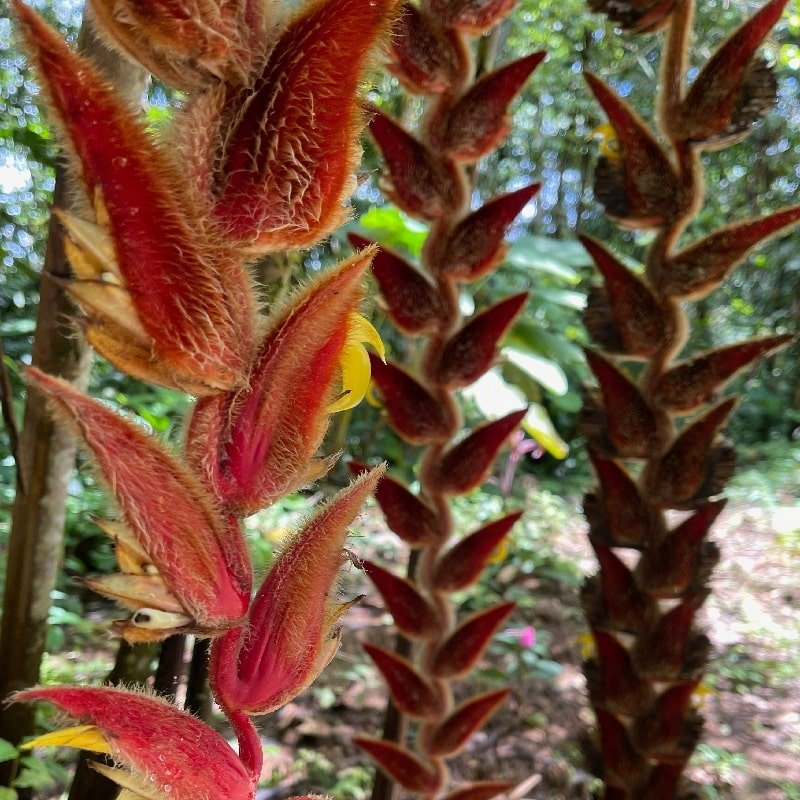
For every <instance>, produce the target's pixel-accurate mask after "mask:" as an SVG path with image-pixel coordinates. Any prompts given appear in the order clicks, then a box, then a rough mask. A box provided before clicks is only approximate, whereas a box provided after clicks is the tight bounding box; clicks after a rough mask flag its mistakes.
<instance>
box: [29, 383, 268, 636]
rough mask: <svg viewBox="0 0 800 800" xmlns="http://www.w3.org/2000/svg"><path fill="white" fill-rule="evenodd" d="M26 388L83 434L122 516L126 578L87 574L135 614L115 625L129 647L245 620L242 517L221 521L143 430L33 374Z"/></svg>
mask: <svg viewBox="0 0 800 800" xmlns="http://www.w3.org/2000/svg"><path fill="white" fill-rule="evenodd" d="M26 374H27V377H28V380H29V382H30V383H31V385H32V386H33V387H35V388H36V390H38V391H41V392H43V393H44V394H45V395H46V396H47V398H48V399H49V400H50V402H51V404H52V406H53V409H54V411H55V412H56V414H57V415H58V416H59V417H60V418H61V419H63V420H64V421H66V422H67V423H69V424H70V425H72V426H73V427H74V428H76V429H77V431H78V433H79V435H80V436H81V438H82V439H83V441H84V442H85V443H86V445H87V447H88V448H89V450H90V453H91V455H92V456H93V458H94V460H95V462H96V464H97V466H98V467H99V471H100V473H101V475H102V477H103V478H104V480H105V482H106V484H107V485H108V486H109V487H110V489H111V492H112V494H113V495H114V497H115V499H116V501H117V505H118V506H119V510H120V513H121V516H122V520H121V522H120V523H116V524H112V526H111V527H110V528H109V532H110V534H111V535H112V536H113V537H114V538H115V539H116V540H117V541H118V560H119V563H120V567H121V568H122V570H123V574H121V575H109V576H104V577H98V578H90V579H88V580H87V583H88V584H89V586H91V588H93V589H94V590H95V591H97V592H100V593H101V594H104V595H106V596H108V597H111V598H113V599H114V600H116V601H117V602H119V603H120V604H121V605H123V606H125V607H127V608H129V609H131V610H132V611H133V615H132V617H131V619H130V620H129V621H125V622H117V623H116V624H115V629H116V632H117V633H120V634H121V635H122V636H123V637H125V638H126V639H128V640H129V641H133V642H136V641H152V640H157V639H164V638H166V637H167V636H170V635H171V634H173V633H177V632H182V631H188V632H192V633H197V634H200V635H203V636H215V635H218V634H220V633H222V632H223V631H225V630H227V629H228V628H230V627H231V626H232V625H235V624H237V623H238V622H240V621H241V619H242V617H243V616H244V615H245V613H246V611H247V604H248V602H249V599H250V585H251V580H252V578H251V567H250V561H249V558H248V556H247V548H246V545H245V542H244V538H243V536H242V533H241V531H240V530H239V527H238V524H237V522H236V520H231V519H226V518H224V517H221V516H220V515H219V514H218V513H217V511H216V509H215V508H214V502H213V500H212V498H211V497H210V495H208V493H207V492H206V491H205V490H204V489H203V487H202V486H201V485H200V484H199V482H198V481H197V479H196V478H195V477H194V476H193V475H191V474H190V473H189V472H188V470H187V469H186V468H185V467H183V466H182V465H181V464H180V463H179V462H177V461H176V460H175V459H174V458H173V457H172V456H171V455H170V454H169V453H167V452H166V451H165V450H164V449H163V448H162V447H160V446H159V445H158V444H157V443H156V442H155V441H154V439H153V437H151V436H148V435H147V433H146V432H145V431H144V430H143V429H142V428H141V427H140V426H138V425H136V424H134V423H132V422H129V421H128V420H126V419H124V418H123V417H121V416H120V415H119V414H116V413H114V412H113V411H111V410H110V409H109V408H107V407H106V406H104V405H103V404H102V403H99V402H98V401H96V400H92V399H91V398H89V397H87V396H86V395H84V394H81V393H80V392H79V391H77V390H76V389H75V388H73V387H72V386H70V385H69V384H68V383H66V382H65V381H62V380H60V379H58V378H53V377H51V376H49V375H45V374H44V373H43V372H40V371H39V370H37V369H34V368H29V369H28V370H27V371H26Z"/></svg>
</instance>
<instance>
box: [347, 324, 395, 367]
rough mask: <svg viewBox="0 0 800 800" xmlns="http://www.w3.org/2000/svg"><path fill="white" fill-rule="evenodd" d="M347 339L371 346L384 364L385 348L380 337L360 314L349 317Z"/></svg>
mask: <svg viewBox="0 0 800 800" xmlns="http://www.w3.org/2000/svg"><path fill="white" fill-rule="evenodd" d="M347 339H348V341H351V340H352V341H354V342H358V343H361V342H364V344H371V345H372V346H373V347H374V348H375V352H376V353H377V354H378V355H379V356H380V357H381V361H383V362H384V363H386V348H385V347H384V346H383V341H382V340H381V335H380V334H379V333H378V331H377V330H375V327H374V326H373V324H372V323H371V322H370V321H369V320H368V319H366V317H362V316H361V314H353V315H351V317H350V326H349V328H348V331H347Z"/></svg>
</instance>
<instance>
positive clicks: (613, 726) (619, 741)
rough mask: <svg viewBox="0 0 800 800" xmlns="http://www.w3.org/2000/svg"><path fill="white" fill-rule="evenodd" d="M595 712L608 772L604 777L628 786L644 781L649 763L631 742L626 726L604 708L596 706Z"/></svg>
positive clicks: (604, 762) (604, 763)
mask: <svg viewBox="0 0 800 800" xmlns="http://www.w3.org/2000/svg"><path fill="white" fill-rule="evenodd" d="M595 714H596V715H597V726H598V728H599V729H600V747H601V749H602V752H603V765H604V767H605V769H606V772H607V774H606V775H605V776H604V778H605V779H606V780H608V781H610V782H613V783H616V782H617V781H619V782H620V783H622V784H623V785H626V786H632V785H634V784H636V783H639V782H640V781H642V780H643V779H644V778H645V776H646V775H647V772H648V766H649V765H648V763H647V760H646V759H645V758H644V757H643V756H641V755H640V754H639V753H637V752H636V749H635V748H634V746H633V745H632V744H631V740H630V736H629V735H628V731H627V729H626V728H625V726H624V725H623V724H622V722H620V721H619V720H618V719H617V718H616V717H615V716H614V715H613V714H610V713H609V712H608V711H606V710H605V709H603V708H596V709H595Z"/></svg>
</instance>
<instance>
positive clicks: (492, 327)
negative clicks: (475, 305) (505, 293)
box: [436, 292, 528, 389]
mask: <svg viewBox="0 0 800 800" xmlns="http://www.w3.org/2000/svg"><path fill="white" fill-rule="evenodd" d="M527 299H528V293H527V292H522V293H521V294H515V295H512V296H511V297H507V298H506V299H505V300H501V301H500V302H499V303H496V304H495V305H493V306H491V307H490V308H487V309H486V310H485V311H482V312H481V313H480V314H476V315H475V316H474V317H472V319H470V320H469V321H468V322H467V324H466V325H464V326H463V327H462V328H461V330H459V331H457V332H456V333H455V334H453V336H452V337H451V338H450V340H449V341H448V342H447V344H446V345H445V347H444V350H443V351H442V355H441V358H440V359H439V365H438V367H437V369H436V377H437V380H438V381H439V383H440V384H441V385H443V386H445V387H447V388H448V389H461V388H463V387H464V386H469V385H470V384H471V383H474V382H475V381H476V380H478V378H480V376H481V375H483V373H484V372H486V370H488V369H489V368H490V367H491V366H492V365H493V363H494V361H495V359H496V357H497V344H498V342H499V341H500V339H501V338H502V337H503V335H504V334H505V332H506V331H507V330H508V329H509V328H510V327H511V325H512V324H513V322H514V320H515V319H516V318H517V316H518V315H519V314H520V312H521V311H522V308H523V306H524V305H525V303H526V301H527Z"/></svg>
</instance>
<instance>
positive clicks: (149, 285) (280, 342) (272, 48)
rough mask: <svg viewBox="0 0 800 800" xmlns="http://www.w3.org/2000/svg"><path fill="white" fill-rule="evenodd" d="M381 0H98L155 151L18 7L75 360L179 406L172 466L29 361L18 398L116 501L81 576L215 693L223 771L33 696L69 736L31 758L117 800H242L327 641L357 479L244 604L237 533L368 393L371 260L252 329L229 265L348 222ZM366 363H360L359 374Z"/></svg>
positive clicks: (146, 707) (192, 732)
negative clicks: (107, 558) (109, 761)
mask: <svg viewBox="0 0 800 800" xmlns="http://www.w3.org/2000/svg"><path fill="white" fill-rule="evenodd" d="M394 6H395V4H394V1H393V0H376V1H375V2H369V3H364V2H361V0H317V1H316V2H311V3H309V4H307V5H305V6H304V7H303V8H301V9H300V10H299V11H298V12H297V13H295V14H294V15H292V16H288V17H286V18H277V17H274V16H273V15H274V7H273V6H272V5H270V4H267V3H263V2H261V0H241V2H216V0H202V2H199V3H197V2H192V3H184V2H181V0H146V2H138V0H137V2H133V0H131V2H127V0H123V2H121V3H117V2H115V3H110V2H107V0H96V1H95V2H92V3H91V4H90V11H91V14H92V16H93V19H94V20H95V23H96V24H97V25H98V26H99V29H100V32H101V33H103V34H104V35H105V36H106V37H107V39H108V40H109V43H110V44H111V45H112V46H114V47H116V48H118V49H120V50H122V51H123V52H124V53H125V54H126V55H127V56H129V57H131V58H134V59H136V60H139V61H140V62H141V63H142V64H144V65H145V66H146V67H147V68H148V69H150V70H151V71H153V72H154V73H155V74H156V75H157V76H158V77H159V78H161V79H162V80H163V81H165V82H166V83H168V84H171V85H172V86H174V87H176V88H179V89H181V90H183V91H185V92H187V93H188V94H187V97H186V99H185V102H184V104H183V107H182V108H181V109H179V110H178V111H176V112H175V115H174V118H173V119H172V120H171V121H170V123H169V125H168V126H166V127H165V128H164V130H162V131H160V133H159V135H158V136H156V135H154V134H153V133H152V132H151V131H149V130H148V129H147V128H146V127H145V124H144V122H143V121H142V119H141V118H140V115H139V114H138V113H137V112H136V111H135V110H134V109H132V108H130V107H128V106H127V105H126V104H125V103H123V102H122V101H121V100H120V99H119V97H118V96H117V95H116V93H115V91H114V89H113V88H112V87H111V86H110V85H109V84H107V83H106V82H105V80H104V79H103V77H102V74H101V73H100V71H99V70H98V69H97V68H96V67H95V66H94V65H93V64H92V62H91V61H89V60H88V59H86V58H85V57H83V56H81V55H79V54H77V53H75V52H73V50H72V49H71V48H70V47H69V46H67V45H66V44H65V43H64V42H63V41H62V39H61V37H60V36H59V35H58V34H57V33H56V32H54V31H53V30H52V29H50V28H49V27H48V26H47V25H46V24H45V23H44V22H43V21H42V20H41V19H40V18H39V17H38V16H37V15H36V14H35V13H34V12H33V11H31V10H30V9H29V8H28V7H26V6H25V5H23V4H22V3H21V2H19V0H14V8H15V11H16V16H17V19H18V21H19V24H20V29H21V31H22V33H23V36H24V38H25V40H26V43H27V45H28V49H29V51H30V53H31V56H32V59H33V61H34V62H35V64H36V66H37V67H38V74H39V76H40V78H41V81H42V85H43V88H44V91H45V95H46V97H47V98H48V100H49V104H50V106H51V109H52V112H53V114H54V117H55V120H56V121H57V123H58V124H59V125H60V127H61V130H62V135H63V141H64V146H65V148H66V150H67V151H68V153H69V155H70V167H71V169H72V173H73V175H74V177H75V179H76V182H77V185H78V186H79V187H81V188H82V189H83V202H81V201H80V200H78V201H77V204H76V207H75V210H74V211H73V212H70V213H67V212H60V219H61V221H62V223H63V226H64V229H65V231H66V235H67V239H66V251H67V255H68V258H69V260H70V263H71V265H72V268H73V272H74V275H75V277H74V279H73V280H70V281H68V282H67V283H66V284H65V286H64V288H65V289H66V291H68V292H69V293H70V295H71V296H72V297H73V299H74V300H75V302H76V304H77V306H78V307H79V309H80V310H81V311H82V312H83V314H84V319H83V324H84V327H85V330H86V334H87V337H88V339H89V341H90V342H91V344H93V345H94V347H95V349H97V350H98V352H100V353H101V354H102V355H104V356H105V357H106V358H108V359H109V360H110V361H111V362H112V363H113V364H114V365H115V366H116V367H118V368H119V369H121V370H123V371H125V372H127V373H128V374H130V375H132V376H134V377H137V378H141V379H143V380H146V381H149V382H151V383H156V384H159V385H162V386H167V387H172V388H177V389H182V390H184V391H187V392H189V393H191V394H194V395H196V396H199V398H200V399H199V401H198V402H197V403H196V405H195V406H194V407H193V409H192V412H191V414H190V417H189V422H188V425H187V434H186V438H185V441H184V443H183V447H182V452H181V453H175V452H172V451H171V450H169V449H167V448H165V447H164V446H163V445H161V444H159V443H158V442H157V441H156V440H155V438H154V437H153V436H152V435H150V434H149V433H148V432H147V431H146V430H145V429H144V427H143V426H141V425H139V424H137V423H136V422H134V421H131V420H129V419H127V418H125V417H124V416H121V415H120V414H118V413H116V412H115V411H113V410H112V409H110V408H108V407H107V406H106V405H104V404H103V403H101V402H98V401H96V400H93V399H91V398H89V397H87V396H85V395H84V394H82V393H81V392H79V391H77V390H76V389H75V388H73V387H72V386H70V385H68V384H67V383H65V382H63V381H61V380H59V379H57V378H53V377H51V376H48V375H45V374H43V373H42V372H40V371H38V370H36V369H34V368H31V369H29V370H28V372H27V374H28V379H29V384H30V386H31V390H32V391H37V392H41V393H42V394H43V395H44V396H45V397H46V398H47V399H48V400H49V401H50V404H51V406H52V408H53V411H54V413H55V414H56V415H57V416H58V417H59V418H60V419H62V420H63V421H64V422H65V423H66V424H69V425H71V426H72V427H73V428H74V429H75V431H76V432H77V434H78V436H79V438H80V439H81V440H82V441H83V443H84V444H85V446H86V448H87V450H88V451H89V454H90V456H91V457H92V458H93V461H94V463H95V466H96V468H97V472H98V474H99V476H100V477H101V478H102V479H103V481H104V482H105V484H106V485H107V487H108V489H109V492H110V494H111V495H112V496H113V497H114V499H115V501H116V506H117V509H118V512H119V515H118V517H117V518H116V519H113V520H106V521H103V522H101V523H100V524H101V526H102V527H103V529H104V530H105V531H106V532H107V533H108V535H109V536H110V537H111V538H112V539H113V540H114V543H115V548H116V556H117V562H118V565H119V570H120V572H119V573H118V574H115V575H109V576H102V577H95V578H89V579H87V581H86V583H87V584H88V585H89V586H90V587H91V588H93V589H94V590H95V591H97V592H99V593H101V594H103V595H105V596H107V597H109V598H112V599H114V600H115V601H117V602H118V603H119V604H120V605H122V606H123V607H125V608H127V609H129V610H130V611H131V612H132V614H131V616H130V618H129V619H127V620H124V621H119V622H117V623H115V630H116V632H117V633H119V634H121V635H122V636H123V637H124V638H125V639H127V640H128V641H130V642H134V643H135V642H143V641H154V640H160V639H164V638H166V637H168V636H171V635H173V634H176V633H193V634H195V635H197V636H204V637H211V638H212V639H213V643H212V649H211V684H212V689H213V691H214V694H215V696H216V699H217V700H218V702H219V703H220V705H221V707H222V708H223V710H224V711H225V713H226V714H227V715H228V718H229V720H230V722H231V725H232V727H233V729H234V731H235V733H236V735H237V737H238V739H239V745H240V747H239V755H238V756H237V755H236V754H235V753H234V751H233V750H231V748H230V747H229V746H228V745H227V743H226V742H225V741H224V739H223V738H222V737H221V736H219V735H218V734H217V733H215V732H214V731H213V730H212V729H211V728H209V727H208V726H206V725H204V724H203V723H201V722H199V721H198V720H195V719H193V718H191V717H189V716H187V715H185V714H183V713H182V712H180V711H179V710H178V709H177V708H175V707H172V706H170V705H168V704H166V703H165V702H162V701H161V700H159V699H158V698H155V697H150V696H146V695H140V694H136V693H132V692H127V691H123V690H119V689H111V688H88V687H77V688H73V687H52V688H41V689H32V690H28V691H26V692H22V693H20V694H18V695H17V696H16V699H17V700H21V701H32V700H46V701H48V702H50V703H52V704H53V705H55V706H56V707H57V708H59V709H61V710H62V711H64V712H65V713H66V714H67V715H69V716H70V717H72V718H74V719H75V720H76V721H77V722H78V723H79V725H78V726H77V727H74V728H68V729H66V730H62V731H57V732H55V733H53V734H48V735H45V736H44V737H40V738H39V739H38V740H35V741H34V742H33V743H32V745H33V746H36V745H47V744H71V745H73V746H76V747H82V748H85V749H89V750H94V751H98V752H103V753H108V754H110V755H111V756H113V758H114V759H115V761H117V762H118V765H119V767H120V768H119V769H113V770H111V769H108V770H104V771H105V772H106V773H107V774H108V775H109V776H110V777H112V778H113V779H114V780H116V781H117V783H119V784H120V785H121V786H123V787H124V793H125V796H126V797H128V798H136V797H144V798H165V797H167V796H169V797H172V798H176V800H209V798H222V797H234V798H242V800H245V799H246V798H252V797H254V794H255V787H256V785H257V782H258V779H259V774H260V769H261V747H260V743H259V742H258V737H257V734H256V732H255V729H254V727H253V725H252V722H251V721H250V719H249V716H248V715H253V714H263V713H267V712H269V711H272V710H274V709H275V708H277V707H279V706H281V705H283V704H284V703H286V702H287V701H288V700H290V699H291V698H292V697H294V696H296V695H297V694H298V693H299V692H301V691H303V689H305V688H306V687H307V686H308V684H309V683H310V682H311V681H313V680H314V679H315V678H316V676H317V675H318V674H319V672H320V671H321V670H322V669H323V668H324V667H325V666H326V664H327V663H328V662H329V661H330V659H331V658H332V657H333V656H334V654H335V653H336V650H337V649H338V630H337V627H336V622H337V619H338V618H339V617H340V616H341V614H342V613H343V612H344V611H345V610H346V609H347V607H348V606H349V605H350V604H351V603H349V602H336V600H335V599H334V597H333V596H332V594H333V592H334V584H335V579H336V575H337V573H338V570H339V567H340V565H341V563H342V553H343V546H344V541H345V538H346V535H347V528H348V525H349V524H350V523H351V522H352V521H353V519H354V518H355V516H356V515H357V513H358V511H359V509H360V507H361V505H362V503H363V502H364V500H365V499H366V497H367V496H368V495H369V494H370V493H371V492H372V491H373V490H374V489H375V487H376V485H377V482H378V480H379V479H380V476H381V474H382V468H380V467H379V468H377V469H373V470H371V471H370V472H369V473H368V474H366V475H364V476H362V477H360V478H358V479H357V480H355V481H354V482H353V483H352V484H351V485H350V486H349V487H347V488H346V489H344V490H342V491H341V492H340V493H339V494H338V495H336V496H335V497H333V498H332V499H331V500H329V501H328V502H327V503H326V504H325V505H324V506H322V507H321V508H320V509H319V510H318V511H317V512H316V513H315V514H314V515H313V516H312V517H311V518H310V519H309V520H308V522H307V523H306V524H305V525H304V526H303V527H302V528H301V529H300V530H299V531H297V532H296V533H295V534H294V536H293V537H292V538H291V540H290V541H289V542H288V544H287V545H286V547H285V548H284V549H283V551H282V552H281V553H280V555H279V556H278V557H277V558H276V560H275V563H274V564H273V566H272V568H271V570H270V571H269V573H268V574H267V576H266V578H265V579H264V581H263V583H262V584H261V586H260V588H259V589H258V590H257V592H256V593H255V597H254V598H253V599H252V600H251V593H252V591H253V588H254V587H253V575H252V568H251V564H250V561H249V557H248V554H247V548H246V543H245V539H244V536H243V532H242V528H241V523H240V521H241V518H242V517H244V516H246V515H249V514H251V513H253V512H254V511H257V510H259V509H261V508H263V507H265V506H267V505H269V504H271V503H273V502H275V501H276V500H278V499H279V498H280V497H282V496H283V495H284V494H286V493H287V492H289V491H292V490H294V489H297V488H299V487H300V486H302V485H305V484H308V483H310V482H311V481H313V480H314V479H316V478H318V477H319V476H321V475H322V474H324V473H325V472H326V471H327V469H328V468H329V467H330V466H331V464H332V463H333V462H332V460H331V459H328V460H319V459H317V458H316V453H317V450H318V449H319V446H320V444H321V442H322V438H323V436H324V435H325V431H326V429H327V426H328V421H329V418H330V416H331V414H333V413H335V412H337V411H341V410H344V409H347V408H351V407H352V406H354V405H356V404H357V403H358V402H359V401H360V400H361V399H362V398H363V396H364V394H365V392H366V390H367V387H368V384H369V372H370V362H369V358H368V357H367V353H366V350H365V344H367V343H369V344H370V345H371V346H373V347H374V348H375V349H376V350H377V351H378V353H379V355H380V357H381V358H382V357H383V347H382V344H381V342H380V339H379V337H378V336H377V333H376V332H375V331H374V329H373V328H372V326H371V325H370V324H369V323H368V322H367V321H366V320H365V319H364V318H363V317H361V316H360V315H359V314H358V309H359V306H360V304H361V302H362V300H363V297H364V292H363V283H364V278H365V274H366V272H367V271H368V269H369V266H370V262H371V259H372V256H373V254H374V248H369V249H365V250H363V251H361V252H360V253H359V254H357V255H355V256H353V257H352V258H350V259H348V260H346V261H344V262H343V263H341V264H340V265H338V266H337V267H335V268H334V269H332V270H331V271H329V272H327V273H325V274H323V275H321V276H320V277H318V278H317V279H315V280H313V281H311V282H310V283H309V284H308V285H306V286H305V287H303V288H301V289H298V290H297V291H295V292H294V293H293V294H291V295H290V296H289V297H288V298H287V299H286V300H285V301H284V302H283V304H282V305H281V306H280V307H279V308H276V309H272V310H271V313H270V314H269V315H268V316H265V315H262V314H261V309H260V307H259V303H258V301H257V299H256V294H255V291H254V287H253V285H252V282H251V278H250V275H249V272H248V268H249V265H250V262H251V261H252V260H253V258H254V257H255V256H256V255H258V254H262V253H267V252H272V251H275V250H279V249H285V248H295V247H302V246H306V245H310V244H312V243H314V242H316V241H318V240H319V239H320V238H322V237H323V236H325V235H326V234H327V233H329V232H330V231H331V230H332V229H333V228H334V227H335V226H337V225H338V224H339V223H340V222H341V221H342V219H343V218H344V217H345V216H346V214H347V208H346V205H345V203H346V201H347V199H348V197H349V194H350V192H351V190H352V188H353V187H354V185H355V179H354V174H353V173H354V170H355V167H356V162H357V159H358V155H359V150H358V146H357V136H358V133H359V130H360V127H361V125H362V122H361V120H362V112H361V110H360V101H359V98H358V88H359V86H358V84H359V82H360V80H361V78H362V74H363V71H364V68H365V65H366V64H367V63H368V60H369V59H370V57H371V56H372V54H373V51H374V50H375V47H376V44H377V43H379V42H380V41H381V40H382V38H383V36H384V34H385V33H386V31H387V30H388V28H389V25H390V22H391V20H392V18H393V16H394V12H395V9H394ZM377 363H381V362H380V360H379V361H378V362H377Z"/></svg>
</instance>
